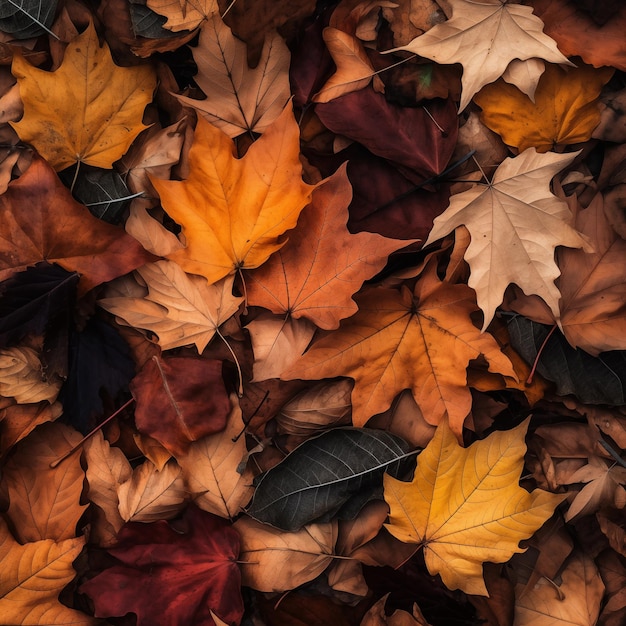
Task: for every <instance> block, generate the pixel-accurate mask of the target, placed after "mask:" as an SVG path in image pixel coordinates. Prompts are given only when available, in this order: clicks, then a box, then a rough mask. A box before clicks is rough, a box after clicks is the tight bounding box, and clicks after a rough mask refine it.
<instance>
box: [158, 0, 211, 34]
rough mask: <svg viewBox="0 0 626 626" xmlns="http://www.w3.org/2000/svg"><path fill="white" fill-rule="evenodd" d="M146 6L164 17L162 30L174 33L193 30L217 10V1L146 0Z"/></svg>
mask: <svg viewBox="0 0 626 626" xmlns="http://www.w3.org/2000/svg"><path fill="white" fill-rule="evenodd" d="M147 5H148V7H149V8H150V9H152V10H153V11H154V12H155V13H158V14H159V15H163V16H164V17H166V18H167V22H165V24H163V28H167V29H168V30H171V31H174V32H179V31H181V30H193V29H194V28H197V27H198V26H200V25H202V22H204V21H205V20H207V19H208V18H210V17H211V16H212V15H213V14H214V13H216V12H217V11H218V10H219V6H218V4H217V0H148V1H147Z"/></svg>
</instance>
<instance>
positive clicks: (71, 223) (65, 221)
mask: <svg viewBox="0 0 626 626" xmlns="http://www.w3.org/2000/svg"><path fill="white" fill-rule="evenodd" d="M0 229H1V230H2V232H3V237H2V240H0V280H4V279H6V278H8V277H10V276H11V275H13V274H14V273H16V272H18V271H20V270H23V269H25V268H26V267H27V266H29V265H32V264H34V263H38V262H39V261H42V260H45V261H48V262H49V263H57V264H58V265H60V266H61V267H63V268H64V269H66V270H67V271H69V272H73V271H76V272H78V273H80V274H81V277H80V283H79V292H80V293H81V294H84V293H85V292H86V291H88V290H89V289H91V288H92V287H95V286H96V285H99V284H100V283H103V282H106V281H109V280H112V279H113V278H116V277H117V276H120V275H122V274H125V273H127V272H130V271H132V270H133V269H135V268H136V267H137V266H139V265H143V264H144V263H146V262H148V261H150V260H152V259H153V258H154V257H153V256H152V255H151V254H149V253H148V252H146V251H145V250H144V249H143V248H142V247H141V246H140V245H139V243H138V242H137V241H136V240H135V239H133V238H132V237H130V235H127V234H126V233H125V232H124V231H123V230H122V229H121V228H119V227H117V226H112V225H111V224H107V223H106V222H102V221H101V220H99V219H97V218H95V217H93V215H91V213H89V211H88V210H87V208H85V207H84V206H83V205H81V204H79V203H78V202H76V201H75V200H74V199H73V198H72V196H71V194H70V192H69V190H68V189H67V188H66V187H64V186H63V184H62V183H61V181H60V180H59V178H58V177H57V176H56V174H55V173H54V170H52V168H51V167H50V166H49V165H48V164H47V163H46V162H45V161H44V160H43V159H41V158H39V157H34V158H33V162H32V164H31V165H30V167H29V168H28V170H26V172H25V173H24V174H22V176H20V178H18V179H17V180H15V181H13V182H12V183H11V184H10V185H9V188H8V189H7V191H6V192H5V193H4V194H2V195H0Z"/></svg>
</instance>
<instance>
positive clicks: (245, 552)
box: [233, 516, 337, 593]
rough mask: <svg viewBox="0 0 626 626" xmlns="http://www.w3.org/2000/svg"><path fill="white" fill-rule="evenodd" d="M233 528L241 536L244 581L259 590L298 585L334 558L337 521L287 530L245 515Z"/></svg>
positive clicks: (321, 570)
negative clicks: (288, 531)
mask: <svg viewBox="0 0 626 626" xmlns="http://www.w3.org/2000/svg"><path fill="white" fill-rule="evenodd" d="M233 528H234V529H235V530H236V531H237V532H238V533H239V536H240V538H241V554H240V555H239V563H240V567H241V579H242V583H243V584H244V585H246V586H247V587H252V588H253V589H257V590H258V591H264V592H267V593H271V592H280V591H288V590H290V589H295V588H296V587H299V586H300V585H303V584H304V583H307V582H309V581H310V580H313V579H314V578H316V577H317V576H319V574H321V573H322V572H323V571H324V570H325V569H326V568H327V567H328V566H329V565H330V564H331V563H332V561H333V553H334V546H335V541H336V539H337V522H330V523H328V524H309V525H308V526H305V527H304V528H301V529H300V530H298V531H297V532H290V533H287V532H284V531H281V530H277V529H276V528H272V527H271V526H267V525H265V524H261V523H260V522H257V521H256V520H253V519H251V518H249V517H247V516H243V517H240V518H239V519H238V520H237V521H236V522H235V523H234V524H233Z"/></svg>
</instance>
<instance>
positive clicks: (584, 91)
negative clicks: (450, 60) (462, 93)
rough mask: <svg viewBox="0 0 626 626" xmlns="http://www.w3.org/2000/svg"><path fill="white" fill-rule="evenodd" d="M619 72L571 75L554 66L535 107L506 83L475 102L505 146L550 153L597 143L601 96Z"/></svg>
mask: <svg viewBox="0 0 626 626" xmlns="http://www.w3.org/2000/svg"><path fill="white" fill-rule="evenodd" d="M613 72H614V70H613V69H612V68H608V67H605V68H601V69H599V70H596V69H594V68H592V67H589V66H588V65H582V66H580V67H576V68H567V69H565V68H562V67H560V66H558V65H551V64H549V65H547V66H546V70H545V72H544V73H543V75H542V76H541V78H540V79H539V83H538V85H537V90H536V92H535V99H534V102H533V101H531V100H530V98H528V97H527V96H526V95H524V94H523V93H521V92H520V91H519V90H518V89H517V88H516V87H514V86H513V85H510V84H508V83H505V82H504V81H502V80H499V81H497V82H495V83H492V84H491V85H486V86H485V87H483V88H482V89H481V91H480V92H479V93H477V94H476V96H475V97H474V102H475V103H476V104H477V105H478V106H479V107H481V109H482V110H483V111H482V113H481V116H480V119H481V120H482V122H483V123H484V124H485V125H486V126H488V127H489V128H490V129H491V130H494V131H495V132H497V133H498V134H499V135H500V136H501V137H502V139H504V141H505V143H507V144H508V145H510V146H515V147H516V148H519V150H520V151H523V150H525V149H526V148H530V147H534V148H536V149H537V151H538V152H546V151H547V150H553V149H554V146H556V145H557V144H558V145H569V144H573V143H581V142H583V141H587V140H588V139H590V138H591V133H592V132H593V130H594V129H595V127H596V126H597V125H598V123H599V122H600V110H599V108H598V96H599V95H600V91H601V89H602V86H603V85H604V84H605V83H607V82H608V81H609V79H610V78H611V76H612V75H613Z"/></svg>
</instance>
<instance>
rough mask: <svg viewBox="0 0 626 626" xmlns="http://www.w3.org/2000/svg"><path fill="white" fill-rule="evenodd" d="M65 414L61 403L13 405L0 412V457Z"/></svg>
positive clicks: (45, 402)
mask: <svg viewBox="0 0 626 626" xmlns="http://www.w3.org/2000/svg"><path fill="white" fill-rule="evenodd" d="M62 413H63V406H62V405H61V403H60V402H55V403H54V404H50V403H49V402H48V401H47V400H44V401H43V402H39V403H38V404H12V405H10V406H7V407H3V408H2V409H1V410H0V456H1V455H3V454H4V453H5V452H7V450H9V449H10V448H11V447H13V446H14V445H15V444H16V443H17V442H18V441H20V440H22V439H24V437H26V436H27V435H28V434H29V433H30V432H32V431H33V430H34V429H35V428H36V427H37V426H39V424H43V423H45V422H53V421H54V420H55V419H57V418H58V417H60V416H61V414H62Z"/></svg>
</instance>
